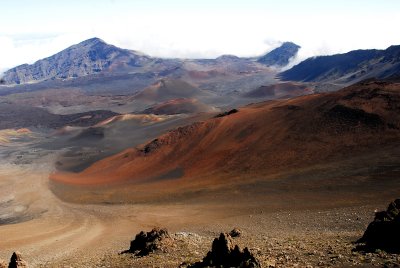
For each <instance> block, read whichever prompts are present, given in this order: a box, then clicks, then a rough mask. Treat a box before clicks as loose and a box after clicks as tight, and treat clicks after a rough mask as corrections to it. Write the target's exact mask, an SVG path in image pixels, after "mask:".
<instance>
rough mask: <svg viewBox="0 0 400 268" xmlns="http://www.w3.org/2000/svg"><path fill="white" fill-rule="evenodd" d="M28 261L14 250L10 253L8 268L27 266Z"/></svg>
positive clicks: (24, 267) (25, 267) (23, 267)
mask: <svg viewBox="0 0 400 268" xmlns="http://www.w3.org/2000/svg"><path fill="white" fill-rule="evenodd" d="M0 267H1V266H0ZM27 267H29V266H28V263H27V262H26V261H24V260H23V259H22V255H21V253H20V252H18V251H16V252H14V253H13V254H12V256H11V259H10V263H9V264H8V268H27Z"/></svg>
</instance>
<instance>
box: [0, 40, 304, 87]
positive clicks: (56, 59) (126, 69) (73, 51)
mask: <svg viewBox="0 0 400 268" xmlns="http://www.w3.org/2000/svg"><path fill="white" fill-rule="evenodd" d="M289 43H290V42H285V43H283V45H282V46H287V44H289ZM290 44H293V43H290ZM296 46H297V45H296ZM279 51H281V52H279ZM269 53H273V54H274V55H275V56H274V57H271V59H270V61H269V62H268V63H266V62H264V63H261V62H258V61H257V60H258V58H257V57H256V58H241V57H237V56H235V55H221V56H219V57H217V58H215V59H176V58H171V59H167V58H157V57H151V56H148V55H145V54H144V53H141V52H138V51H135V50H129V49H123V48H119V47H116V46H114V45H111V44H108V43H106V42H104V41H103V40H102V39H100V38H97V37H94V38H90V39H87V40H85V41H82V42H80V43H78V44H75V45H72V46H69V47H67V48H66V49H64V50H62V51H60V52H58V53H56V54H54V55H52V56H49V57H46V58H43V59H40V60H37V61H36V62H34V63H33V64H22V65H19V66H16V67H14V68H11V69H9V70H7V71H6V72H4V74H3V77H2V79H3V80H2V81H4V84H6V85H20V84H29V83H37V82H41V81H46V80H55V79H59V80H66V79H73V78H80V77H84V76H90V75H97V74H105V75H112V74H123V73H124V74H132V73H133V74H135V73H141V74H148V75H153V76H158V77H168V76H182V75H184V73H185V71H190V66H189V67H188V65H190V64H191V63H194V65H197V67H195V69H196V68H197V69H199V70H200V71H201V70H202V68H203V67H204V66H209V67H210V66H218V65H224V66H226V70H228V71H229V72H236V73H241V72H242V70H241V68H244V71H243V73H245V72H248V70H247V68H246V67H245V66H246V65H247V66H248V65H253V67H252V68H250V69H261V68H265V67H269V66H280V65H282V64H283V63H282V58H287V55H286V54H287V52H285V49H281V50H279V48H277V49H274V50H273V51H271V52H269ZM269 53H267V54H266V55H263V56H261V58H263V57H266V56H268V55H269ZM279 53H285V55H279ZM278 56H280V57H278ZM275 61H276V62H275ZM242 63H243V67H241V68H238V65H240V66H241V65H242ZM192 65H193V64H192ZM254 65H255V66H256V67H254ZM230 66H231V67H230ZM186 67H188V68H189V69H187V68H186ZM185 68H186V69H185ZM238 69H239V71H238Z"/></svg>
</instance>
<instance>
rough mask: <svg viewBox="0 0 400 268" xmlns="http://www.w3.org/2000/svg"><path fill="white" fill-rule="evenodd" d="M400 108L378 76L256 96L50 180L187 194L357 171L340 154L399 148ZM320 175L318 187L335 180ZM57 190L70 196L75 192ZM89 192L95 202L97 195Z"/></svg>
mask: <svg viewBox="0 0 400 268" xmlns="http://www.w3.org/2000/svg"><path fill="white" fill-rule="evenodd" d="M399 108H400V85H399V84H392V83H387V82H380V81H368V82H363V83H360V84H357V85H354V86H351V87H349V88H346V89H343V90H341V91H338V92H335V93H329V94H314V95H308V96H303V97H298V98H295V99H292V100H280V101H269V102H264V103H259V104H253V105H249V106H246V107H243V108H240V109H239V112H237V113H233V114H230V115H227V116H223V117H218V118H211V119H208V120H205V121H202V122H197V123H194V124H192V125H188V126H185V127H179V128H177V129H175V130H172V131H169V132H168V133H166V134H164V135H161V136H159V137H158V138H156V139H154V140H152V141H151V142H148V143H146V144H144V145H142V146H139V147H137V148H131V149H128V150H126V151H124V152H121V153H119V154H116V155H114V156H111V157H109V158H105V159H103V160H101V161H99V162H97V163H94V164H93V165H92V166H90V167H89V168H87V169H86V170H84V171H82V172H81V173H78V174H73V173H55V174H52V175H51V180H52V181H53V183H54V182H56V183H57V184H60V185H70V187H72V186H73V185H77V186H78V185H79V187H81V186H83V185H86V187H89V186H96V187H98V186H100V185H110V184H111V185H112V184H115V185H120V184H121V183H122V184H123V185H125V183H128V182H129V184H130V185H136V186H135V187H138V188H135V189H136V190H135V189H133V188H132V191H134V192H135V193H137V196H136V195H135V197H133V196H131V197H127V196H125V197H124V198H128V199H129V200H132V198H133V200H136V199H137V198H139V197H140V196H143V195H146V196H148V195H152V194H156V193H157V195H159V194H160V193H161V192H168V193H172V192H175V191H177V192H179V193H180V194H183V193H184V192H186V191H187V190H188V189H192V190H195V189H202V186H201V185H203V186H204V185H209V186H207V187H214V186H217V185H220V186H221V187H228V186H229V185H231V184H235V183H244V184H246V181H253V180H257V181H263V182H264V183H266V181H268V179H267V178H271V176H272V177H273V176H277V174H287V173H288V172H289V173H290V172H294V173H297V174H300V173H298V172H300V171H301V172H305V170H312V169H313V168H317V167H318V168H317V171H318V172H319V173H321V172H324V170H326V172H328V170H330V169H332V170H341V168H343V170H347V171H343V172H352V171H349V170H348V168H347V165H348V164H345V162H343V161H345V160H346V161H355V162H354V163H353V162H352V163H353V164H352V166H353V167H356V166H359V164H360V163H364V164H365V163H366V162H365V161H364V160H362V161H361V160H360V159H361V158H365V157H367V156H368V159H369V160H368V161H372V163H375V161H377V160H376V157H378V155H379V154H380V153H384V152H386V153H385V154H386V155H390V153H389V152H390V151H393V150H394V151H396V148H400V147H399V140H400V131H399V129H400V116H399V112H398V111H399ZM396 153H399V152H398V151H397V152H396ZM381 160H382V161H383V159H381ZM343 165H345V166H343ZM155 167H157V168H155ZM323 167H325V169H324V168H323ZM328 167H329V168H328ZM338 168H339V169H338ZM310 172H311V171H310ZM359 172H361V171H359ZM363 172H367V173H365V174H368V172H370V171H363ZM336 173H337V171H334V173H332V176H333V174H336ZM311 174H313V173H311ZM361 174H364V173H360V176H361ZM365 174H364V175H365ZM303 176H304V175H303ZM309 176H312V175H309ZM339 176H344V173H343V174H342V175H339ZM347 176H348V175H347ZM256 178H257V179H256ZM334 178H336V177H334ZM309 183H312V182H311V181H308V179H307V180H306V181H304V184H305V185H306V184H307V185H308V184H309ZM321 183H322V184H321V185H320V186H319V187H323V185H325V183H331V182H330V180H326V181H321ZM162 185H169V186H168V187H165V186H162ZM211 185H214V186H211ZM263 185H264V184H263ZM116 187H117V186H116ZM149 187H150V188H149ZM301 187H304V186H301ZM310 187H311V186H310ZM72 189H73V188H69V191H71V190H72ZM89 189H92V188H88V191H89V192H90V191H91V190H89ZM139 189H140V190H139ZM146 189H147V190H146ZM150 189H151V190H150ZM156 189H157V190H156ZM179 189H180V190H179ZM182 189H186V190H185V191H184V190H182ZM80 191H84V188H82V189H81V190H80ZM142 191H143V192H142ZM56 192H57V193H58V194H59V195H60V196H62V198H66V199H67V200H69V198H72V200H73V197H72V196H73V195H71V192H68V193H67V194H66V193H63V192H60V191H56ZM65 194H66V195H65ZM126 194H128V192H127V193H126ZM88 195H89V196H91V194H88ZM89 196H87V197H86V198H88V200H91V201H90V202H92V201H94V200H97V199H96V198H95V197H93V196H92V197H89ZM122 196H123V195H118V196H115V197H114V198H116V199H118V200H119V198H123V197H122ZM92 198H94V199H92Z"/></svg>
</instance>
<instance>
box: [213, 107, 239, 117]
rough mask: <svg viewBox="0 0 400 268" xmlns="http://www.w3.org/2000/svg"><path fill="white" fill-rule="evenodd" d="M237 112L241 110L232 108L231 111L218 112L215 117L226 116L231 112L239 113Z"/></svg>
mask: <svg viewBox="0 0 400 268" xmlns="http://www.w3.org/2000/svg"><path fill="white" fill-rule="evenodd" d="M237 112H239V110H237V109H232V110H230V111H227V112H224V113H220V114H217V115H216V116H214V118H218V117H224V116H227V115H231V114H234V113H237Z"/></svg>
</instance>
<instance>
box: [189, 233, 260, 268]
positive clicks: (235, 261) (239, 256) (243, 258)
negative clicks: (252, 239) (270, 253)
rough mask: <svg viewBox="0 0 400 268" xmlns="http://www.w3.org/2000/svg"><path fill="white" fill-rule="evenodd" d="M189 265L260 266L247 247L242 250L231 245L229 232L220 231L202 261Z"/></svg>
mask: <svg viewBox="0 0 400 268" xmlns="http://www.w3.org/2000/svg"><path fill="white" fill-rule="evenodd" d="M189 267H191V268H202V267H243V268H258V267H261V266H260V263H259V262H258V260H257V259H256V258H255V257H254V256H253V254H252V253H251V252H250V251H249V250H248V248H245V249H244V250H243V251H242V250H240V248H239V246H238V245H236V246H234V245H233V241H232V238H231V236H230V235H229V234H224V233H221V235H220V236H219V238H215V239H214V241H213V243H212V248H211V251H209V252H208V253H207V255H206V257H204V259H203V261H201V262H196V263H195V264H193V265H191V266H189Z"/></svg>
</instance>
